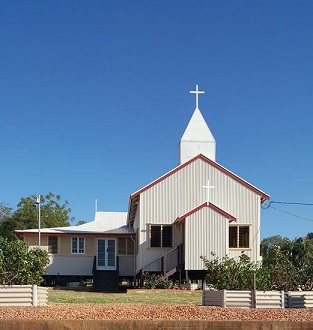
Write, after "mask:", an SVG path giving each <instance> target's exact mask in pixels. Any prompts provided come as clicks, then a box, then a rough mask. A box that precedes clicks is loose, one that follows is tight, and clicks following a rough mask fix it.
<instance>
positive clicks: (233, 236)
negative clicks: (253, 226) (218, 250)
mask: <svg viewBox="0 0 313 330" xmlns="http://www.w3.org/2000/svg"><path fill="white" fill-rule="evenodd" d="M249 241H250V227H249V226H246V225H245V226H242V225H235V226H234V225H232V226H229V248H233V249H236V248H238V249H239V248H249Z"/></svg>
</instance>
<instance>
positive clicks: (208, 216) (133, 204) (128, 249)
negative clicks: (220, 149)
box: [16, 85, 269, 290]
mask: <svg viewBox="0 0 313 330" xmlns="http://www.w3.org/2000/svg"><path fill="white" fill-rule="evenodd" d="M190 93H193V94H195V97H196V107H195V110H194V112H193V115H192V116H191V119H190V121H189V123H188V125H187V127H186V129H185V132H184V134H183V136H182V138H181V140H180V143H179V148H178V160H179V163H178V166H177V167H175V168H174V169H172V170H171V171H169V172H168V173H165V174H164V175H162V176H161V177H159V178H157V179H156V180H154V181H153V182H150V183H149V184H147V185H146V186H144V187H142V188H141V189H139V190H138V191H136V192H134V193H132V194H131V195H130V198H129V204H128V211H127V212H96V214H95V220H94V221H92V222H89V223H86V224H83V225H80V226H70V227H60V228H47V229H42V230H41V248H43V249H46V250H47V251H48V253H49V257H50V264H49V265H48V266H47V269H46V275H45V277H46V279H48V282H49V281H51V280H52V281H53V280H55V278H56V277H59V278H60V277H62V278H70V277H72V276H75V277H81V278H91V277H92V278H93V281H94V286H95V288H96V289H99V290H101V289H103V290H106V289H107V288H108V287H111V288H112V287H114V286H115V285H117V283H118V281H119V280H121V279H134V282H133V283H138V281H137V280H135V279H139V278H140V275H141V274H142V273H143V272H157V273H162V274H164V275H165V276H172V277H174V278H176V279H179V280H181V279H182V278H194V279H200V278H203V274H204V272H203V269H204V268H203V262H202V260H201V259H200V256H206V257H207V258H210V256H211V252H214V253H215V254H216V255H217V256H218V257H220V258H221V257H223V256H225V255H228V256H229V257H238V256H239V255H241V254H242V253H245V254H246V255H248V256H249V257H250V258H251V260H253V261H258V260H260V225H261V219H260V209H261V203H263V202H264V201H265V200H267V199H269V195H267V194H266V193H264V192H263V191H261V190H259V189H258V188H256V187H255V186H253V185H252V184H250V183H249V182H247V181H245V180H244V179H242V178H240V177H239V176H237V175H236V174H234V173H232V172H230V171H229V170H227V169H226V168H225V167H223V166H222V165H220V164H218V163H217V162H216V160H215V153H216V142H215V139H214V137H213V135H212V133H211V131H210V129H209V127H208V126H207V124H206V122H205V120H204V118H203V116H202V114H201V112H200V109H199V106H198V98H199V94H203V93H204V92H203V91H199V89H198V85H196V89H195V91H191V92H190ZM16 234H18V235H21V236H22V237H23V238H24V240H25V241H27V242H28V243H29V245H30V246H37V245H38V229H30V230H17V231H16Z"/></svg>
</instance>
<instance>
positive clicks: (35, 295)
mask: <svg viewBox="0 0 313 330" xmlns="http://www.w3.org/2000/svg"><path fill="white" fill-rule="evenodd" d="M32 293H33V299H32V303H33V306H38V287H37V285H33V286H32Z"/></svg>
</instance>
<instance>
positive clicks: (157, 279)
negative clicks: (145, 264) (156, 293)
mask: <svg viewBox="0 0 313 330" xmlns="http://www.w3.org/2000/svg"><path fill="white" fill-rule="evenodd" d="M143 287H144V288H145V289H173V287H174V283H173V281H172V280H170V279H169V278H167V277H165V276H163V275H156V274H149V273H148V272H146V273H144V285H143Z"/></svg>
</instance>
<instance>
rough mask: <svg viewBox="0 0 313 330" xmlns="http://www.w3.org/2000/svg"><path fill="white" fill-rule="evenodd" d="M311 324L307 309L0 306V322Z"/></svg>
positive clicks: (80, 305) (311, 312)
mask: <svg viewBox="0 0 313 330" xmlns="http://www.w3.org/2000/svg"><path fill="white" fill-rule="evenodd" d="M1 319H3V320H152V319H153V320H207V321H243V320H247V321H248V320H249V321H250V320H251V321H252V320H254V321H255V320H258V321H265V320H268V321H312V320H313V308H311V309H310V308H308V309H241V308H221V307H204V306H188V305H172V304H171V305H152V304H49V305H48V306H40V307H16V306H14V307H13V306H12V307H11V306H5V307H0V320H1Z"/></svg>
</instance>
